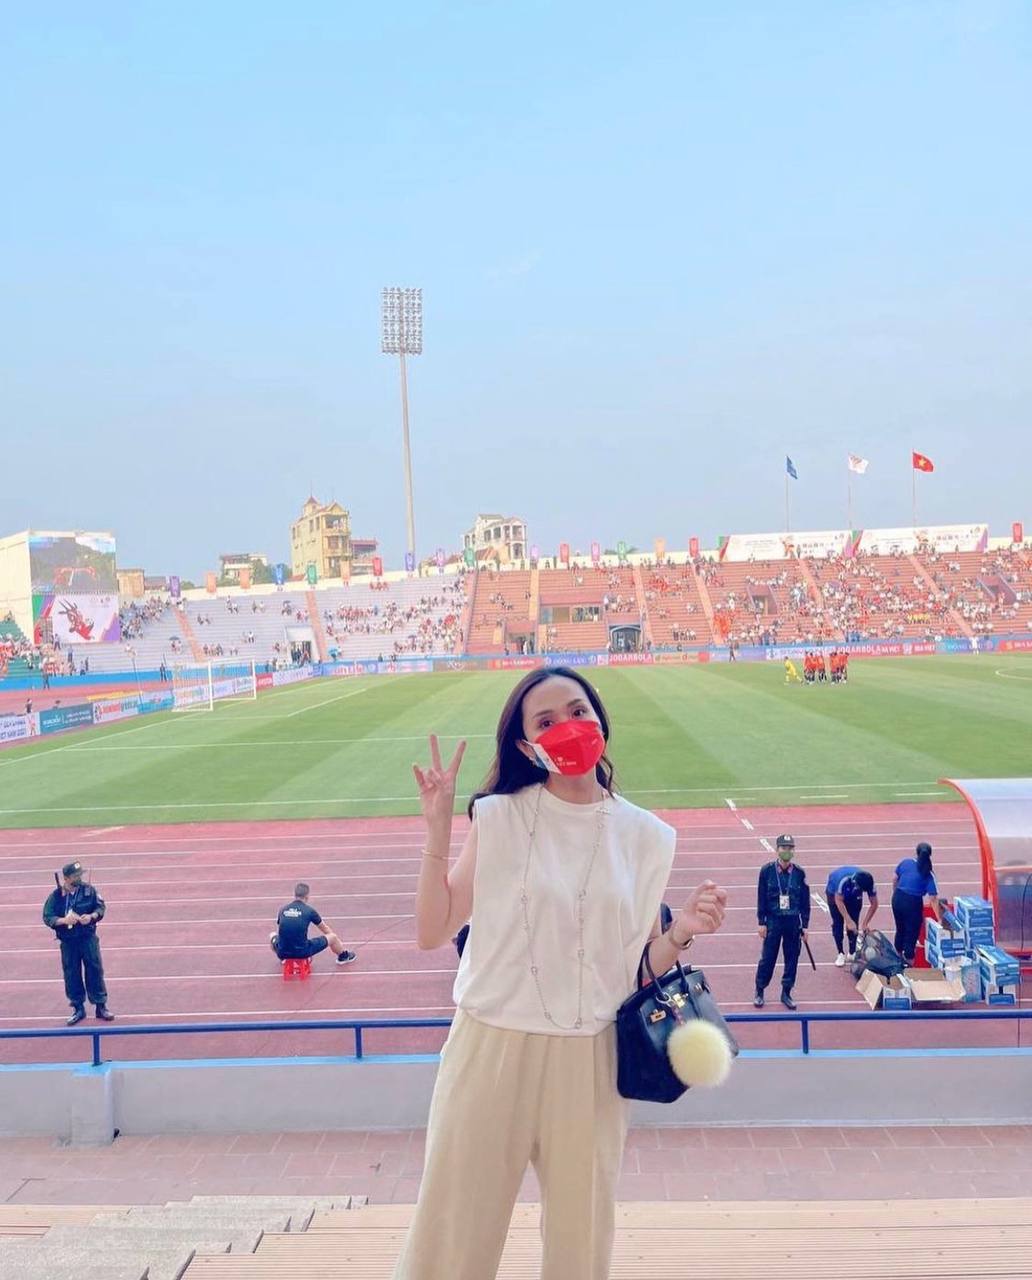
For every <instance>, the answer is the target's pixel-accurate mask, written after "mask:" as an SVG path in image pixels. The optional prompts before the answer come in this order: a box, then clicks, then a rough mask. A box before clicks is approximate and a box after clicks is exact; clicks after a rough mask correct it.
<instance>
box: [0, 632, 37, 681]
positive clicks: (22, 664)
mask: <svg viewBox="0 0 1032 1280" xmlns="http://www.w3.org/2000/svg"><path fill="white" fill-rule="evenodd" d="M36 665H37V662H36V657H35V651H34V648H33V646H32V645H31V644H30V643H29V641H28V639H27V638H26V636H25V633H24V632H23V631H22V629H21V627H19V626H18V624H17V623H16V622H15V621H14V620H13V619H11V618H8V619H7V620H6V621H4V622H0V676H27V675H31V674H32V671H33V670H34V669H35V667H36Z"/></svg>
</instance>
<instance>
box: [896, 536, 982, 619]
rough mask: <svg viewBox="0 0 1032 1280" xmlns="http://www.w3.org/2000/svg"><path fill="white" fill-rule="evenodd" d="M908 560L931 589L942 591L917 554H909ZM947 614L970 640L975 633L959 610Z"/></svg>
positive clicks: (949, 611) (951, 610)
mask: <svg viewBox="0 0 1032 1280" xmlns="http://www.w3.org/2000/svg"><path fill="white" fill-rule="evenodd" d="M907 560H908V561H909V562H910V564H911V565H912V566H913V569H914V572H915V574H916V575H917V576H918V577H919V578H921V579H922V580H923V581H924V582H925V583H926V584H927V586H928V590H929V591H932V592H936V593H938V592H940V591H941V588H940V587H939V586H938V585H937V584H936V582H935V579H934V578H933V577H932V575H931V574H930V573H929V572H928V568H927V566H926V565H924V564H923V563H922V562H921V560H920V559H919V558H918V557H917V556H907ZM946 616H947V618H949V620H950V622H951V623H952V624H953V626H954V628H955V629H956V630H958V631H959V632H960V634H961V635H963V636H967V638H968V639H969V640H970V639H971V637H972V636H973V635H974V634H975V633H974V631H972V629H971V627H970V626H969V625H968V623H967V622H966V620H965V619H964V618H963V617H962V616H961V615H960V614H959V613H958V612H957V610H956V609H953V608H951V609H949V610H948V612H947V614H946Z"/></svg>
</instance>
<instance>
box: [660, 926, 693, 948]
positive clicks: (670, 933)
mask: <svg viewBox="0 0 1032 1280" xmlns="http://www.w3.org/2000/svg"><path fill="white" fill-rule="evenodd" d="M667 936H668V937H669V938H670V941H671V942H672V943H673V944H674V946H675V947H676V948H677V949H678V951H687V950H688V948H689V947H690V946H691V945H692V943H693V942H694V941H695V934H694V933H693V934H692V935H691V937H690V938H689V939H688V941H687V942H678V941H677V939H676V938H675V937H674V926H673V925H671V926H670V929H669V931H668V934H667Z"/></svg>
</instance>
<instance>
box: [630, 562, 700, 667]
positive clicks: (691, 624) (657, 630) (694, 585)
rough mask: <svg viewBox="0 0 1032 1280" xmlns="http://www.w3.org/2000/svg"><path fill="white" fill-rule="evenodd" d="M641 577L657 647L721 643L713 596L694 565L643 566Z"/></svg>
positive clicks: (646, 609)
mask: <svg viewBox="0 0 1032 1280" xmlns="http://www.w3.org/2000/svg"><path fill="white" fill-rule="evenodd" d="M640 576H641V580H642V591H643V596H644V607H645V611H646V613H647V617H648V622H649V631H650V635H651V639H652V643H653V646H654V647H655V648H657V649H684V648H687V647H690V646H692V645H701V644H716V643H719V641H718V640H717V637H716V633H715V631H714V610H713V602H712V596H711V594H710V591H709V588H708V587H707V586H706V584H705V582H704V581H703V580H702V579H701V578H700V576H699V573H698V570H697V569H696V566H695V565H694V564H691V563H687V564H683V565H674V564H662V565H652V566H648V567H644V566H643V567H642V569H641V573H640Z"/></svg>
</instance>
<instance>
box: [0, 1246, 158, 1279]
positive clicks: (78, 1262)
mask: <svg viewBox="0 0 1032 1280" xmlns="http://www.w3.org/2000/svg"><path fill="white" fill-rule="evenodd" d="M3 1276H4V1280H146V1276H147V1264H146V1263H145V1262H139V1261H133V1260H132V1259H125V1260H122V1259H118V1258H109V1259H107V1260H106V1261H102V1260H99V1259H98V1258H97V1257H96V1255H92V1260H91V1261H90V1262H89V1263H86V1262H83V1261H82V1259H81V1257H79V1258H76V1257H75V1256H74V1255H71V1254H68V1253H66V1252H65V1251H64V1250H62V1251H61V1253H60V1254H59V1255H58V1256H56V1257H55V1256H54V1255H53V1254H47V1255H44V1254H42V1253H40V1254H33V1253H32V1251H31V1250H30V1251H29V1252H28V1253H26V1254H23V1255H19V1257H18V1258H16V1259H15V1258H12V1259H11V1260H10V1262H7V1261H5V1263H4V1271H3Z"/></svg>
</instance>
